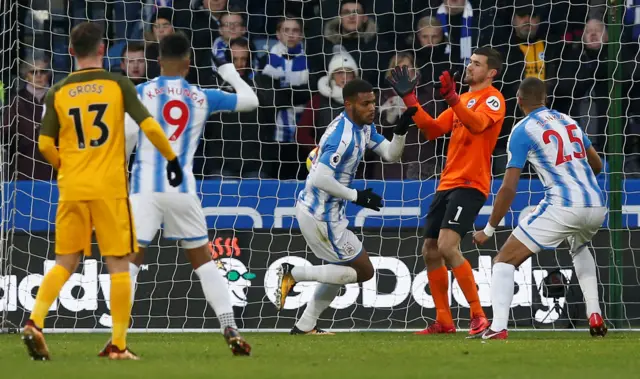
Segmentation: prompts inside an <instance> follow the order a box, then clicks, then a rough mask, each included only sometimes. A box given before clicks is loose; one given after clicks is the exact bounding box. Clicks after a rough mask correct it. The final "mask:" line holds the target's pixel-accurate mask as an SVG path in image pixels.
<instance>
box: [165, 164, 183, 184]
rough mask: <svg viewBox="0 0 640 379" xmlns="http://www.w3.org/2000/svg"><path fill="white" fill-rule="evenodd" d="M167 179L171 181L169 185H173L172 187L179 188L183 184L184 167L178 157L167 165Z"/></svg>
mask: <svg viewBox="0 0 640 379" xmlns="http://www.w3.org/2000/svg"><path fill="white" fill-rule="evenodd" d="M167 179H169V184H171V186H172V187H177V186H179V185H180V184H182V179H183V174H182V167H181V166H180V162H179V161H178V157H175V158H174V159H173V160H170V161H169V163H167Z"/></svg>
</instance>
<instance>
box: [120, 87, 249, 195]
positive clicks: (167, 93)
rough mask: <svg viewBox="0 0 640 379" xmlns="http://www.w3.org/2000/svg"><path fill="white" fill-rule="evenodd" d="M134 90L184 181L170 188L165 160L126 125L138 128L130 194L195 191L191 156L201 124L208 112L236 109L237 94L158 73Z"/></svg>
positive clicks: (149, 143)
mask: <svg viewBox="0 0 640 379" xmlns="http://www.w3.org/2000/svg"><path fill="white" fill-rule="evenodd" d="M136 89H137V90H138V97H139V98H140V99H141V100H142V102H143V103H144V105H145V106H146V107H147V109H148V110H149V113H151V115H152V116H153V117H154V118H155V119H156V120H157V121H158V123H160V125H161V126H162V129H164V132H165V134H166V135H167V138H168V139H169V142H170V144H171V147H172V148H173V151H175V153H176V154H177V155H178V159H179V161H180V164H181V165H182V170H183V172H184V180H183V182H182V184H181V185H180V186H179V187H172V186H171V185H170V184H169V181H168V180H167V171H166V166H167V160H166V159H165V158H164V157H163V156H162V155H161V154H160V152H159V151H158V150H157V149H156V148H155V147H154V146H153V145H152V144H151V141H149V139H147V137H146V136H145V135H144V133H142V130H139V129H138V126H137V125H127V130H128V131H131V130H137V131H138V135H137V137H138V142H137V151H136V159H135V162H134V165H133V173H132V178H131V193H132V194H135V193H151V192H181V193H196V181H195V178H194V176H193V156H194V155H195V152H196V149H197V148H198V144H199V142H200V137H201V136H202V131H203V128H204V125H205V123H206V121H207V118H208V117H209V115H210V114H211V113H214V112H217V111H233V110H235V109H236V103H237V96H236V95H235V94H232V93H227V92H223V91H220V90H217V89H201V88H199V87H198V86H194V85H191V84H189V83H188V82H187V81H186V80H184V79H183V78H181V77H177V76H172V77H170V76H160V77H157V78H155V79H153V80H151V81H149V82H146V83H142V84H139V85H138V86H137V87H136ZM132 122H133V120H131V119H130V118H127V124H129V123H132ZM127 134H130V132H128V133H127ZM134 136H135V134H134ZM128 145H129V144H128ZM131 149H133V147H131ZM127 153H128V154H130V153H131V152H130V151H128V152H127Z"/></svg>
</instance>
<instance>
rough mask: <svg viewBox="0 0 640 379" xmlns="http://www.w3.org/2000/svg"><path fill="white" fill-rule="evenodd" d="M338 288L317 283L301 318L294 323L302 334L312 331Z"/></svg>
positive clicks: (338, 286) (334, 285)
mask: <svg viewBox="0 0 640 379" xmlns="http://www.w3.org/2000/svg"><path fill="white" fill-rule="evenodd" d="M340 287H342V286H340V285H338V284H326V283H319V284H318V286H317V287H316V291H315V292H314V293H313V297H312V298H311V301H309V303H308V304H307V309H305V310H304V313H303V314H302V317H300V320H299V321H298V322H297V323H296V326H297V327H298V329H300V330H302V331H303V332H308V331H310V330H311V329H313V328H314V327H315V326H316V324H317V322H318V317H320V315H321V314H322V312H323V311H324V310H325V309H327V308H328V307H329V305H330V304H331V302H332V301H333V299H334V298H335V297H336V295H337V294H338V292H339V291H340Z"/></svg>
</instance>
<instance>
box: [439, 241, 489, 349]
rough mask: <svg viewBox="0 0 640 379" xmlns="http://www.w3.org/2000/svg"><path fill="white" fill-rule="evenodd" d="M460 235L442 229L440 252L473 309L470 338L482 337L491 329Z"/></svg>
mask: <svg viewBox="0 0 640 379" xmlns="http://www.w3.org/2000/svg"><path fill="white" fill-rule="evenodd" d="M460 240H461V237H460V234H458V232H456V231H454V230H452V229H441V230H440V235H439V236H438V251H439V252H440V254H442V256H443V257H444V260H445V261H446V262H447V264H449V266H451V271H453V276H454V277H455V278H456V280H457V281H458V284H459V285H460V289H462V293H464V297H465V298H466V299H467V302H468V303H469V307H470V308H471V322H470V324H469V337H470V338H474V337H480V336H481V335H482V333H483V332H484V331H485V330H486V329H487V328H488V327H489V320H487V317H486V316H485V314H484V310H483V309H482V305H480V297H479V296H478V287H477V286H476V280H475V278H474V276H473V269H472V268H471V265H470V264H469V261H467V260H466V259H465V258H464V257H463V256H462V252H460Z"/></svg>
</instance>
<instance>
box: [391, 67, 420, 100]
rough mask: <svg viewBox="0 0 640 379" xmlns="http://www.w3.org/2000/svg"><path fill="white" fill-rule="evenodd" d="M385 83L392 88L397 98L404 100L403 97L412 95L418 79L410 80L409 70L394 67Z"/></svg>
mask: <svg viewBox="0 0 640 379" xmlns="http://www.w3.org/2000/svg"><path fill="white" fill-rule="evenodd" d="M387 82H388V83H389V85H390V86H391V88H393V90H394V91H396V93H397V94H398V96H400V97H402V98H403V99H404V97H405V96H407V95H410V94H413V90H414V89H415V88H416V84H418V78H417V77H415V78H413V79H411V77H410V76H409V68H408V67H407V66H402V67H400V66H396V68H394V69H393V71H391V77H390V78H387Z"/></svg>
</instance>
